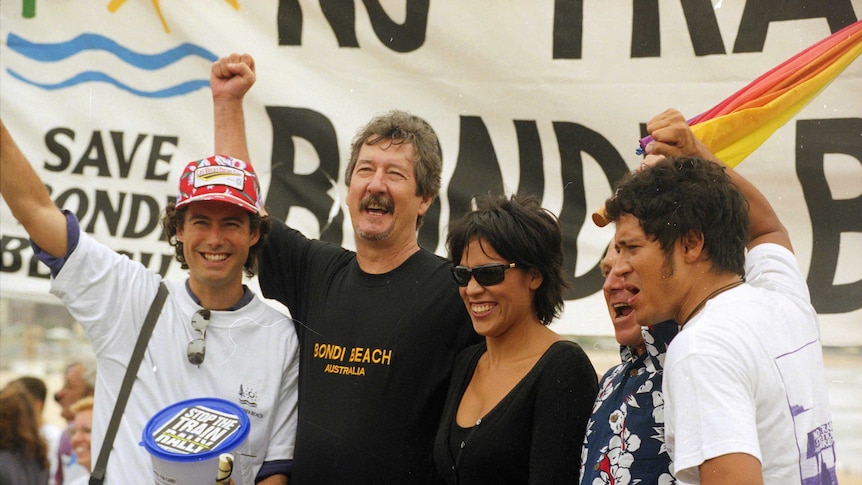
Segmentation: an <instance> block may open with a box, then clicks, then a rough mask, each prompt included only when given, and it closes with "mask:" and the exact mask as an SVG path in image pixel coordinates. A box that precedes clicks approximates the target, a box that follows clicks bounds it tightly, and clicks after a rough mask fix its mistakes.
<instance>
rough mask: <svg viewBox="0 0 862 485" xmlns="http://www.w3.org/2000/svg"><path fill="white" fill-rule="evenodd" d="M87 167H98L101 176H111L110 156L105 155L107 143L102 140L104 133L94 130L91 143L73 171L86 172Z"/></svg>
mask: <svg viewBox="0 0 862 485" xmlns="http://www.w3.org/2000/svg"><path fill="white" fill-rule="evenodd" d="M85 167H96V168H97V169H98V170H99V177H110V176H111V171H110V170H109V169H108V157H107V156H106V155H105V143H104V142H103V141H102V133H101V132H99V131H94V132H93V136H92V137H91V138H90V145H89V146H88V147H87V149H86V150H85V151H84V154H83V155H81V159H80V160H78V164H77V165H75V168H74V169H72V173H79V174H82V173H84V168H85Z"/></svg>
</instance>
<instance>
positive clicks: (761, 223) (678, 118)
mask: <svg viewBox="0 0 862 485" xmlns="http://www.w3.org/2000/svg"><path fill="white" fill-rule="evenodd" d="M647 131H648V132H649V134H650V135H652V137H653V140H654V141H653V142H651V143H650V144H649V145H647V147H646V153H647V155H665V156H680V155H687V156H699V157H701V158H706V159H708V160H712V161H714V162H716V163H720V164H722V165H725V166H727V165H726V164H725V163H724V162H722V161H721V160H719V159H718V158H717V157H716V156H715V155H714V154H713V153H712V152H711V151H710V150H709V148H707V147H706V145H704V144H703V142H701V141H700V140H699V139H698V138H697V137H696V136H694V133H692V131H691V127H689V126H688V122H687V121H686V119H685V117H683V115H682V113H680V112H679V111H677V110H675V109H668V110H666V111H665V112H663V113H661V114H660V115H658V116H655V117H654V118H652V119H651V120H649V122H647ZM727 173H728V175H730V179H731V180H732V181H733V183H734V184H736V186H737V187H739V190H740V191H741V192H742V194H743V195H745V197H746V199H748V204H749V211H748V217H749V219H750V221H751V240H750V241H749V242H748V249H751V248H753V247H755V246H757V245H759V244H763V243H767V242H771V243H775V244H779V245H781V246H784V247H786V248H787V249H789V250H790V251H793V246H792V245H791V243H790V235H789V234H788V232H787V229H786V228H785V227H784V224H782V223H781V221H780V220H779V219H778V215H777V214H776V213H775V211H774V210H773V209H772V205H770V204H769V201H768V200H767V199H766V197H765V196H764V195H763V193H761V192H760V190H758V189H757V187H755V186H754V185H753V184H752V183H751V182H749V181H748V180H746V179H745V177H743V176H742V175H740V174H739V173H738V172H737V171H736V170H733V169H732V168H730V167H728V169H727Z"/></svg>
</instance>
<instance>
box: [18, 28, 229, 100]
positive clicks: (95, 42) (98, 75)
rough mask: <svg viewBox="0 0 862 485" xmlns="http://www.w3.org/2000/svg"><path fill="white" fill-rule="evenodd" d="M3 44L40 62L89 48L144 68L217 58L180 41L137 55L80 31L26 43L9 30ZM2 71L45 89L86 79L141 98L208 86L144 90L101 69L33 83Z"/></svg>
mask: <svg viewBox="0 0 862 485" xmlns="http://www.w3.org/2000/svg"><path fill="white" fill-rule="evenodd" d="M6 45H7V46H8V47H9V49H10V50H12V51H13V52H17V53H18V54H21V55H22V56H24V57H27V58H29V59H32V60H34V61H36V62H42V63H45V62H57V61H62V60H64V59H68V58H70V57H72V56H74V55H76V54H79V53H81V52H84V51H89V50H94V51H105V52H108V53H111V54H113V55H114V56H116V57H117V58H119V59H120V60H122V61H123V62H125V63H126V64H128V65H131V66H134V67H136V68H138V69H143V70H146V71H158V70H160V69H163V68H165V67H168V66H170V65H172V64H174V63H176V62H179V61H181V60H182V59H184V58H186V57H201V58H203V59H206V60H207V61H209V62H210V63H212V62H215V61H216V60H218V56H216V55H215V54H213V53H212V52H210V51H209V50H207V49H205V48H203V47H200V46H198V45H195V44H190V43H184V44H181V45H179V46H177V47H174V48H172V49H168V50H166V51H164V52H161V53H157V54H141V53H139V52H135V51H133V50H131V49H129V48H127V47H123V46H121V45H119V44H118V43H117V42H115V41H113V40H111V39H109V38H107V37H105V36H102V35H99V34H88V33H85V34H81V35H79V36H77V37H75V38H74V39H72V40H70V41H67V42H60V43H36V42H30V41H28V40H26V39H24V38H23V37H20V36H18V35H15V34H13V33H11V32H10V33H9V35H8V36H7V37H6ZM6 72H8V73H9V75H10V76H12V77H14V78H15V79H18V80H19V81H21V82H24V83H27V84H30V85H32V86H36V87H39V88H42V89H45V90H48V91H54V90H58V89H64V88H68V87H72V86H75V85H78V84H83V83H88V82H103V83H108V84H112V85H114V86H116V87H118V88H120V89H122V90H124V91H127V92H129V93H131V94H134V95H135V96H140V97H144V98H171V97H174V96H182V95H184V94H188V93H191V92H194V91H197V90H199V89H205V88H208V87H209V79H191V80H189V81H185V82H181V83H179V84H176V85H174V86H170V87H167V88H163V89H156V90H151V91H146V90H143V89H137V88H135V87H133V86H129V85H128V84H125V83H122V82H120V81H118V80H117V79H115V78H113V77H112V76H111V75H109V74H107V73H104V72H101V71H84V72H81V73H78V74H75V75H74V76H72V77H70V78H68V79H66V80H64V81H60V82H56V83H44V82H37V81H34V80H32V79H28V78H27V77H25V76H23V75H21V74H19V73H18V72H16V71H14V70H12V69H11V68H7V69H6ZM207 73H208V71H207Z"/></svg>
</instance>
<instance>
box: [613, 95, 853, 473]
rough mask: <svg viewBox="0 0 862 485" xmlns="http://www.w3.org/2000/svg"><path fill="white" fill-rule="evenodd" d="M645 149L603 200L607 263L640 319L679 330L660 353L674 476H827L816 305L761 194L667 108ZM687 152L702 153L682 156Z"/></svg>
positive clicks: (829, 456)
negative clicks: (636, 166)
mask: <svg viewBox="0 0 862 485" xmlns="http://www.w3.org/2000/svg"><path fill="white" fill-rule="evenodd" d="M647 130H648V131H649V132H650V134H651V135H652V137H653V139H654V141H653V142H651V143H650V144H648V145H647V147H646V152H647V154H651V155H663V156H666V157H669V158H667V159H664V160H660V161H657V162H655V163H654V164H652V165H648V166H644V167H642V168H641V169H640V170H638V171H636V172H632V173H630V174H626V175H625V176H624V177H623V178H622V179H621V180H620V181H619V182H618V183H617V184H616V188H615V192H614V195H613V196H612V197H611V198H609V199H608V200H607V201H606V203H605V209H606V213H607V216H608V220H610V221H612V222H615V223H616V231H615V236H614V248H615V250H616V252H617V257H616V261H615V263H614V265H613V267H612V269H611V272H612V274H613V275H614V276H615V277H620V278H623V280H624V281H625V285H626V287H627V288H629V289H630V291H631V292H632V293H633V294H634V297H632V299H631V300H630V302H629V303H630V305H631V306H632V309H633V311H634V314H635V315H636V318H637V320H638V322H639V323H640V324H641V325H652V324H656V323H658V322H662V321H665V320H674V321H676V322H678V323H679V325H680V327H681V329H680V332H679V334H678V335H677V336H676V337H675V338H674V341H673V343H672V344H671V345H670V347H669V349H668V353H667V358H666V361H665V372H666V376H665V381H664V392H665V409H666V418H667V426H666V439H667V446H668V450H669V452H670V455H671V459H672V460H673V465H674V473H675V475H676V477H677V479H678V480H679V482H680V483H703V484H726V483H750V484H759V483H767V484H772V483H781V484H801V483H805V484H813V483H817V484H821V483H836V482H837V476H836V472H835V442H834V437H833V435H832V420H831V416H830V414H831V413H830V410H829V401H828V395H827V393H826V378H825V372H824V368H823V353H822V348H821V343H820V332H819V328H818V323H817V314H816V312H815V310H814V308H813V307H812V305H811V301H810V296H809V293H808V288H807V286H806V284H805V278H804V277H803V276H802V273H801V272H800V270H799V265H798V263H797V261H796V258H795V257H794V255H793V248H792V245H791V243H790V237H789V235H788V233H787V230H786V229H785V227H784V225H783V224H781V221H780V220H779V219H778V216H777V215H776V214H775V212H774V210H773V209H772V207H771V206H770V204H769V202H768V200H767V199H766V197H764V196H763V194H762V193H761V192H760V191H759V190H758V189H757V188H756V187H755V186H754V185H752V184H751V183H750V182H749V181H747V180H746V179H745V178H743V177H742V176H741V175H739V173H738V172H737V171H735V170H731V169H729V168H728V167H726V166H725V165H724V164H722V163H721V162H720V161H719V160H718V159H717V158H715V156H714V155H713V154H711V153H710V152H709V150H708V149H707V148H706V147H705V146H704V145H703V143H702V142H701V141H700V140H698V139H697V138H696V137H695V136H694V135H693V134H692V132H691V129H690V127H689V126H688V124H687V123H686V121H685V118H684V117H683V115H682V114H681V113H679V112H678V111H676V110H668V111H666V112H664V113H662V114H661V115H659V116H657V117H655V118H653V119H652V120H650V121H649V122H648V123H647ZM692 147H695V148H694V149H695V150H696V151H698V152H700V153H705V154H706V155H705V156H703V157H701V156H697V157H691V156H678V155H680V154H685V153H690V150H691V149H692Z"/></svg>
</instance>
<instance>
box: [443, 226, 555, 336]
mask: <svg viewBox="0 0 862 485" xmlns="http://www.w3.org/2000/svg"><path fill="white" fill-rule="evenodd" d="M511 262H512V261H508V260H506V259H504V258H503V257H501V256H500V255H499V254H497V251H495V250H494V248H493V247H492V246H491V245H490V244H489V243H488V242H487V241H485V240H480V239H472V240H471V241H470V243H469V244H468V245H467V247H466V248H465V249H464V254H462V255H461V261H460V263H459V264H460V265H462V266H467V267H470V268H473V267H476V266H481V265H484V264H494V263H502V264H509V263H511ZM505 275H506V277H505V278H504V279H503V281H502V282H500V283H499V284H496V285H491V286H482V285H480V284H479V283H478V282H476V278H471V279H470V282H469V283H468V284H467V286H464V287H459V288H458V291H459V292H460V294H461V299H462V300H464V305H466V307H467V312H468V313H469V314H470V319H471V320H472V321H473V328H474V329H475V330H476V333H478V334H479V335H482V336H485V337H500V336H503V335H505V334H506V333H507V332H510V331H511V330H512V329H513V328H516V327H519V326H521V325H528V324H537V325H541V323H540V322H539V319H538V317H537V316H536V309H535V307H534V304H533V293H535V291H536V289H538V288H539V286H541V284H542V275H541V274H540V273H538V272H537V271H527V270H524V269H521V268H518V267H515V268H512V269H509V270H507V271H506V273H505Z"/></svg>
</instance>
